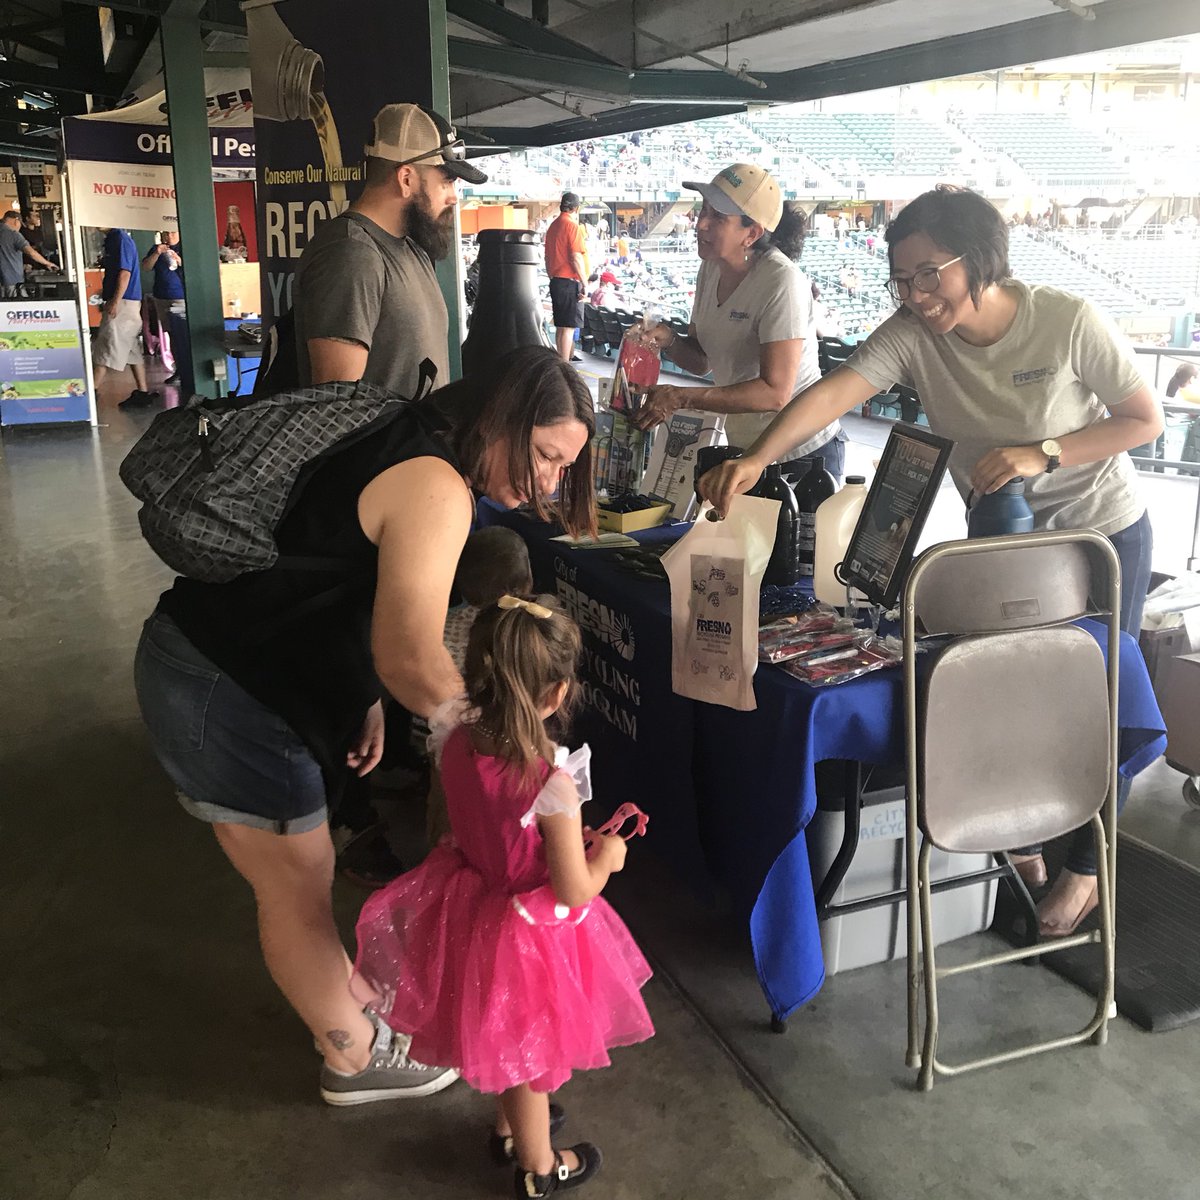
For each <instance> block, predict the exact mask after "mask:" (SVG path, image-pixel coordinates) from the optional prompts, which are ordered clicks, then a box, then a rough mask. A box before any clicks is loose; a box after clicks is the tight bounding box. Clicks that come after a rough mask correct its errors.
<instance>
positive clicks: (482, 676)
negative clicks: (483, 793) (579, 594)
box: [464, 596, 580, 783]
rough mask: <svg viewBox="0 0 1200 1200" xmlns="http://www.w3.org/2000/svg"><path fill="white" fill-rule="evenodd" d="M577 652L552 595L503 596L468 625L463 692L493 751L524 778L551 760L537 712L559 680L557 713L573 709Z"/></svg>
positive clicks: (575, 633)
mask: <svg viewBox="0 0 1200 1200" xmlns="http://www.w3.org/2000/svg"><path fill="white" fill-rule="evenodd" d="M579 652H580V640H579V629H578V626H576V625H575V623H574V622H573V621H571V620H570V619H569V618H568V617H567V616H565V615H564V614H563V613H562V612H561V611H560V610H559V609H558V607H557V604H556V603H555V601H554V599H553V598H552V597H550V596H537V597H529V598H524V597H513V596H503V597H501V599H500V600H499V601H498V602H497V603H496V604H495V605H492V606H491V607H489V608H485V609H484V610H483V612H481V613H480V614H479V616H478V617H477V618H476V620H475V624H474V625H473V626H472V627H471V636H470V639H469V641H468V643H467V657H466V665H465V671H464V674H465V676H466V683H467V698H468V700H469V701H470V703H471V706H472V707H473V708H475V709H477V710H478V712H479V719H478V724H479V728H480V731H481V732H483V733H485V734H486V735H487V736H488V737H489V738H490V739H491V740H492V741H494V742H495V744H496V754H497V756H498V757H500V758H503V759H505V760H507V761H508V762H509V764H510V765H511V766H512V767H513V769H514V770H516V771H517V772H519V774H520V775H521V777H522V780H523V782H525V783H530V782H533V781H535V780H536V777H537V773H538V768H539V764H540V763H542V762H552V761H553V757H554V749H553V743H552V742H551V740H550V737H549V735H548V734H547V732H546V726H545V722H544V721H543V720H542V717H541V714H540V712H539V710H540V709H541V708H542V706H543V705H544V704H545V703H546V698H547V696H548V695H549V694H550V693H551V692H552V691H553V689H554V688H555V687H557V686H558V685H559V684H561V683H563V682H564V681H565V682H566V683H567V684H568V685H569V686H568V688H567V694H566V697H565V698H564V700H563V703H562V704H561V705H560V706H559V710H558V713H557V714H556V716H557V717H558V718H559V719H560V720H563V721H565V719H566V718H567V716H568V715H569V713H570V711H571V710H572V709H573V708H574V704H575V700H576V696H577V693H578V686H577V684H576V682H575V669H576V665H577V663H578V661H579Z"/></svg>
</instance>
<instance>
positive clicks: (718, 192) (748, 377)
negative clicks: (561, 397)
mask: <svg viewBox="0 0 1200 1200" xmlns="http://www.w3.org/2000/svg"><path fill="white" fill-rule="evenodd" d="M683 186H684V187H685V188H690V189H691V190H692V191H696V192H699V193H700V195H701V196H702V197H703V200H704V203H703V205H702V206H701V209H700V216H699V218H698V219H697V221H696V251H697V253H698V254H699V256H700V272H699V274H698V275H697V276H696V296H695V300H694V301H693V305H692V316H691V321H690V324H689V328H688V334H687V336H686V337H680V336H679V335H678V334H676V333H675V332H674V330H672V329H671V327H670V326H668V325H661V326H658V327H657V328H656V329H654V330H652V331H651V333H650V336H652V337H653V338H654V340H655V341H656V342H657V343H658V345H659V347H660V349H661V351H662V353H663V354H664V355H665V356H666V357H667V358H669V359H670V360H671V361H672V362H674V363H677V364H678V365H679V366H681V367H683V368H684V370H686V371H690V372H692V373H693V374H695V375H704V374H707V373H708V372H709V371H711V372H712V377H713V382H714V384H715V386H713V387H699V388H681V387H673V386H670V385H660V386H659V387H656V388H652V389H651V390H650V392H649V394H648V396H647V399H646V403H645V405H644V406H643V408H642V410H641V412H640V413H639V414H638V417H637V418H636V420H637V421H638V424H640V425H641V426H642V428H644V429H649V428H652V427H653V426H655V425H658V424H659V423H660V422H662V421H666V420H668V419H669V418H670V416H671V414H672V413H673V412H675V410H676V409H680V408H691V409H700V410H702V411H704V412H712V413H725V414H727V416H726V420H725V431H726V433H727V434H728V437H729V441H730V443H731V444H732V445H735V446H741V447H743V448H748V447H749V446H751V445H752V444H753V443H754V442H755V441H756V440H757V438H758V437H759V436H760V435H761V434H762V432H763V431H764V430H765V429H766V428H767V426H768V425H769V424H770V423H771V420H772V418H773V417H774V416H775V414H776V413H778V412H779V410H780V409H782V408H783V407H784V405H786V404H787V402H788V401H789V400H790V399H791V398H792V397H793V396H794V395H796V394H797V393H798V392H800V391H803V390H804V389H805V388H806V387H808V386H809V385H810V384H812V383H815V382H816V381H817V380H818V379H819V378H820V377H821V371H820V367H819V366H818V365H817V339H816V331H815V329H814V318H813V302H812V286H811V284H810V283H809V281H808V280H807V279H806V278H805V277H804V276H803V275H801V273H800V272H799V271H798V270H797V269H796V265H795V264H796V260H797V259H799V257H800V252H801V250H802V249H803V247H804V226H805V220H804V214H803V212H801V211H800V209H798V208H797V207H795V206H794V205H790V204H784V202H783V197H782V195H781V194H780V191H779V185H778V184H777V183H776V182H775V180H774V179H772V178H771V176H770V174H769V173H768V172H766V171H764V170H763V169H762V167H756V166H754V165H753V164H751V163H732V164H731V165H730V166H728V167H725V168H724V170H722V171H720V172H719V173H718V174H717V175H716V177H715V178H714V179H713V180H712V182H711V183H685V184H684V185H683ZM844 439H845V435H844V434H843V433H842V432H841V426H840V425H839V424H838V422H837V421H833V422H832V423H831V424H829V425H828V426H827V427H825V428H823V429H821V430H819V431H818V432H817V433H816V434H815V435H813V436H812V437H809V438H807V439H805V440H804V441H803V442H799V443H797V444H796V445H794V446H790V447H788V448H786V451H785V452H784V453H783V454H781V455H780V456H779V459H780V461H781V462H784V463H792V462H795V461H796V460H799V459H802V458H805V457H807V456H808V455H810V454H815V453H820V454H822V456H823V457H825V459H826V462H825V466H826V468H827V469H828V470H829V471H831V472H832V473H833V474H835V475H839V476H840V475H841V471H842V462H843V458H844V453H843V442H844Z"/></svg>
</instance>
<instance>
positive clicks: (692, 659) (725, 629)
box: [662, 496, 779, 712]
mask: <svg viewBox="0 0 1200 1200" xmlns="http://www.w3.org/2000/svg"><path fill="white" fill-rule="evenodd" d="M778 517H779V501H778V500H764V499H761V498H759V497H756V496H737V497H735V499H734V500H733V502H732V503H731V504H730V507H729V514H728V516H727V517H726V518H725V520H723V521H716V522H713V521H704V520H701V521H697V523H696V524H695V525H693V526H692V529H691V531H690V532H689V533H687V534H685V535H684V536H683V537H682V538H680V540H679V541H678V542H676V544H675V545H674V546H673V547H672V548H671V549H670V550H668V551H667V553H666V554H664V555H663V557H662V564H663V567H664V568H665V570H666V572H667V578H668V579H669V580H670V583H671V686H672V688H673V690H674V691H675V692H676V693H677V694H678V695H680V696H688V697H690V698H691V699H693V700H705V701H707V702H708V703H710V704H724V705H727V706H728V707H729V708H736V709H740V710H741V711H743V712H750V711H752V710H753V709H754V708H755V707H757V704H756V701H755V698H754V672H755V670H756V669H757V666H758V590H759V588H760V587H761V586H762V577H763V574H764V572H765V571H766V569H767V562H768V561H769V560H770V557H771V549H772V547H773V546H774V545H775V527H776V522H777V520H778Z"/></svg>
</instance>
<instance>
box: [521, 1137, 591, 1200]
mask: <svg viewBox="0 0 1200 1200" xmlns="http://www.w3.org/2000/svg"><path fill="white" fill-rule="evenodd" d="M570 1148H571V1150H572V1151H574V1153H575V1157H576V1158H578V1159H579V1166H577V1167H576V1168H575V1170H573V1171H570V1170H568V1169H567V1165H566V1163H564V1162H563V1159H562V1155H561V1154H560V1153H559V1152H558V1151H557V1150H555V1152H554V1170H553V1171H551V1172H550V1174H549V1175H538V1174H537V1173H536V1172H534V1171H524V1170H522V1169H521V1168H520V1167H517V1169H516V1171H514V1172H513V1193H514V1195H516V1197H517V1200H541V1198H542V1197H543V1196H552V1195H553V1194H554V1193H555V1192H565V1191H568V1190H569V1189H570V1188H577V1187H582V1186H583V1185H584V1184H585V1183H587V1182H588V1180H589V1179H591V1178H592V1176H593V1175H595V1174H596V1172H597V1171H599V1170H600V1166H601V1164H602V1163H603V1161H604V1156H603V1155H602V1154H601V1153H600V1150H599V1147H597V1146H593V1145H592V1144H591V1142H580V1143H579V1145H578V1146H572V1147H570Z"/></svg>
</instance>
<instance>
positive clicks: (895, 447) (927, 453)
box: [842, 424, 954, 607]
mask: <svg viewBox="0 0 1200 1200" xmlns="http://www.w3.org/2000/svg"><path fill="white" fill-rule="evenodd" d="M953 448H954V443H953V442H952V441H949V440H948V439H947V438H940V437H936V436H934V435H933V434H931V433H929V432H928V430H925V429H919V428H917V427H916V426H914V425H899V424H898V425H894V426H892V431H891V434H890V436H889V437H888V442H887V445H886V446H885V447H884V451H883V456H882V457H881V458H880V460H879V470H878V471H876V473H875V478H874V480H873V481H872V483H871V490H870V491H869V492H868V493H867V501H866V504H865V505H864V506H863V511H862V515H861V516H860V517H859V519H858V524H857V526H855V529H854V535H853V537H851V539H850V545H849V546H848V547H847V548H846V556H845V559H844V560H843V563H842V574H843V576H844V577H845V578H844V580H843V582H845V583H847V584H850V585H852V586H854V587H857V588H858V589H859V590H861V591H862V592H865V593H866V595H867V597H868V598H869V599H870V600H871V601H872V602H873V603H875V604H882V605H884V606H886V607H890V606H891V605H892V604H894V603H895V601H896V598H897V596H899V594H900V589H901V588H902V587H903V586H904V580H905V577H906V576H907V574H908V567H909V564H910V563H911V562H912V557H913V551H914V549H915V548H916V544H917V540H918V539H919V538H920V536H921V531H922V529H924V527H925V519H926V518H927V517H928V516H929V510H930V508H931V507H932V506H933V500H934V497H935V496H936V495H937V490H938V488H939V487H940V486H941V482H942V476H943V475H945V473H946V464H947V462H948V461H949V458H950V451H951V450H952V449H953Z"/></svg>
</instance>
